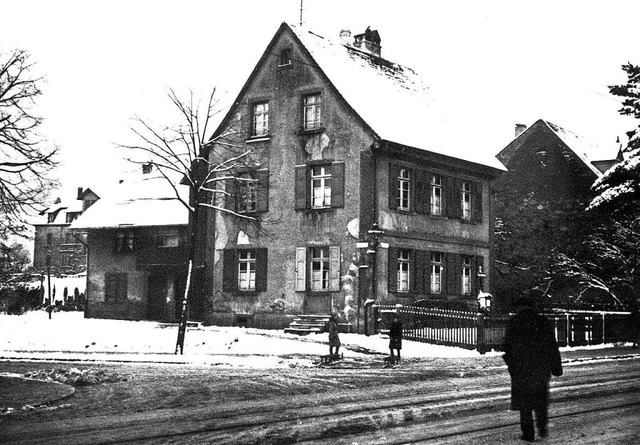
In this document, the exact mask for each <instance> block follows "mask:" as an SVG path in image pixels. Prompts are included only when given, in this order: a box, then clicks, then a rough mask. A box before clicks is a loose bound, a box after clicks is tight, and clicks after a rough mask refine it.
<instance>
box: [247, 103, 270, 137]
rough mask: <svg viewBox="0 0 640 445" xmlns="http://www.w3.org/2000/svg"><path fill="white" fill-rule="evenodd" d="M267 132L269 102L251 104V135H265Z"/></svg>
mask: <svg viewBox="0 0 640 445" xmlns="http://www.w3.org/2000/svg"><path fill="white" fill-rule="evenodd" d="M268 134H269V102H259V103H255V104H253V127H252V132H251V135H252V136H267V135H268Z"/></svg>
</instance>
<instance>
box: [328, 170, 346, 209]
mask: <svg viewBox="0 0 640 445" xmlns="http://www.w3.org/2000/svg"><path fill="white" fill-rule="evenodd" d="M331 207H344V162H334V163H333V164H331Z"/></svg>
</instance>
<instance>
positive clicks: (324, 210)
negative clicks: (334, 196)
mask: <svg viewBox="0 0 640 445" xmlns="http://www.w3.org/2000/svg"><path fill="white" fill-rule="evenodd" d="M336 208H337V207H318V208H309V209H300V210H299V211H301V212H303V213H332V212H334V211H335V209H336Z"/></svg>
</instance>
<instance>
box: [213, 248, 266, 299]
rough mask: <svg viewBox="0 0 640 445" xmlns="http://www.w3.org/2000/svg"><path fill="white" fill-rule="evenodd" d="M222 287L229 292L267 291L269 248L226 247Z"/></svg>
mask: <svg viewBox="0 0 640 445" xmlns="http://www.w3.org/2000/svg"><path fill="white" fill-rule="evenodd" d="M222 288H223V290H224V291H228V292H229V291H238V292H240V293H242V292H265V291H266V290H267V249H265V248H255V249H247V248H242V249H225V250H224V252H223V265H222Z"/></svg>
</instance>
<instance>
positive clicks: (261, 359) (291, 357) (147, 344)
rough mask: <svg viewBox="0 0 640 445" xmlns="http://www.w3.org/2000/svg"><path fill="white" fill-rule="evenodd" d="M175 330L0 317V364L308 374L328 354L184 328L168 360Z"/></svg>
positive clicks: (316, 341)
mask: <svg viewBox="0 0 640 445" xmlns="http://www.w3.org/2000/svg"><path fill="white" fill-rule="evenodd" d="M177 333H178V328H177V325H175V324H165V323H157V322H151V321H121V320H99V319H87V318H84V315H83V314H82V313H80V312H54V313H53V315H52V318H51V320H49V318H48V314H47V313H46V312H44V311H34V312H29V313H26V314H24V315H5V314H0V358H38V359H67V360H68V359H81V360H90V361H91V360H96V361H100V360H104V359H109V360H125V361H144V362H146V361H153V362H178V363H183V362H187V363H202V364H215V365H222V366H225V365H228V366H238V367H252V368H269V367H281V366H285V367H287V366H311V364H312V363H313V360H314V358H315V357H317V356H320V355H324V354H327V353H328V349H329V347H328V338H327V334H317V335H316V334H311V335H308V336H304V337H300V336H297V335H292V334H285V333H284V332H283V331H273V330H260V329H245V328H238V327H217V326H207V327H197V328H188V329H187V333H186V336H185V346H184V355H175V354H174V351H175V345H176V338H177ZM340 340H341V341H342V344H343V348H341V352H343V353H344V356H345V358H347V357H354V358H355V357H363V356H366V355H369V356H370V354H371V353H381V354H387V353H388V352H389V350H388V344H389V340H388V338H387V337H386V336H378V335H375V336H365V335H358V334H340ZM402 353H403V356H404V357H405V358H421V357H475V356H480V354H479V353H478V352H477V351H469V350H466V349H462V348H451V347H445V346H437V345H429V344H425V343H418V342H412V341H404V342H403V349H402Z"/></svg>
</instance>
